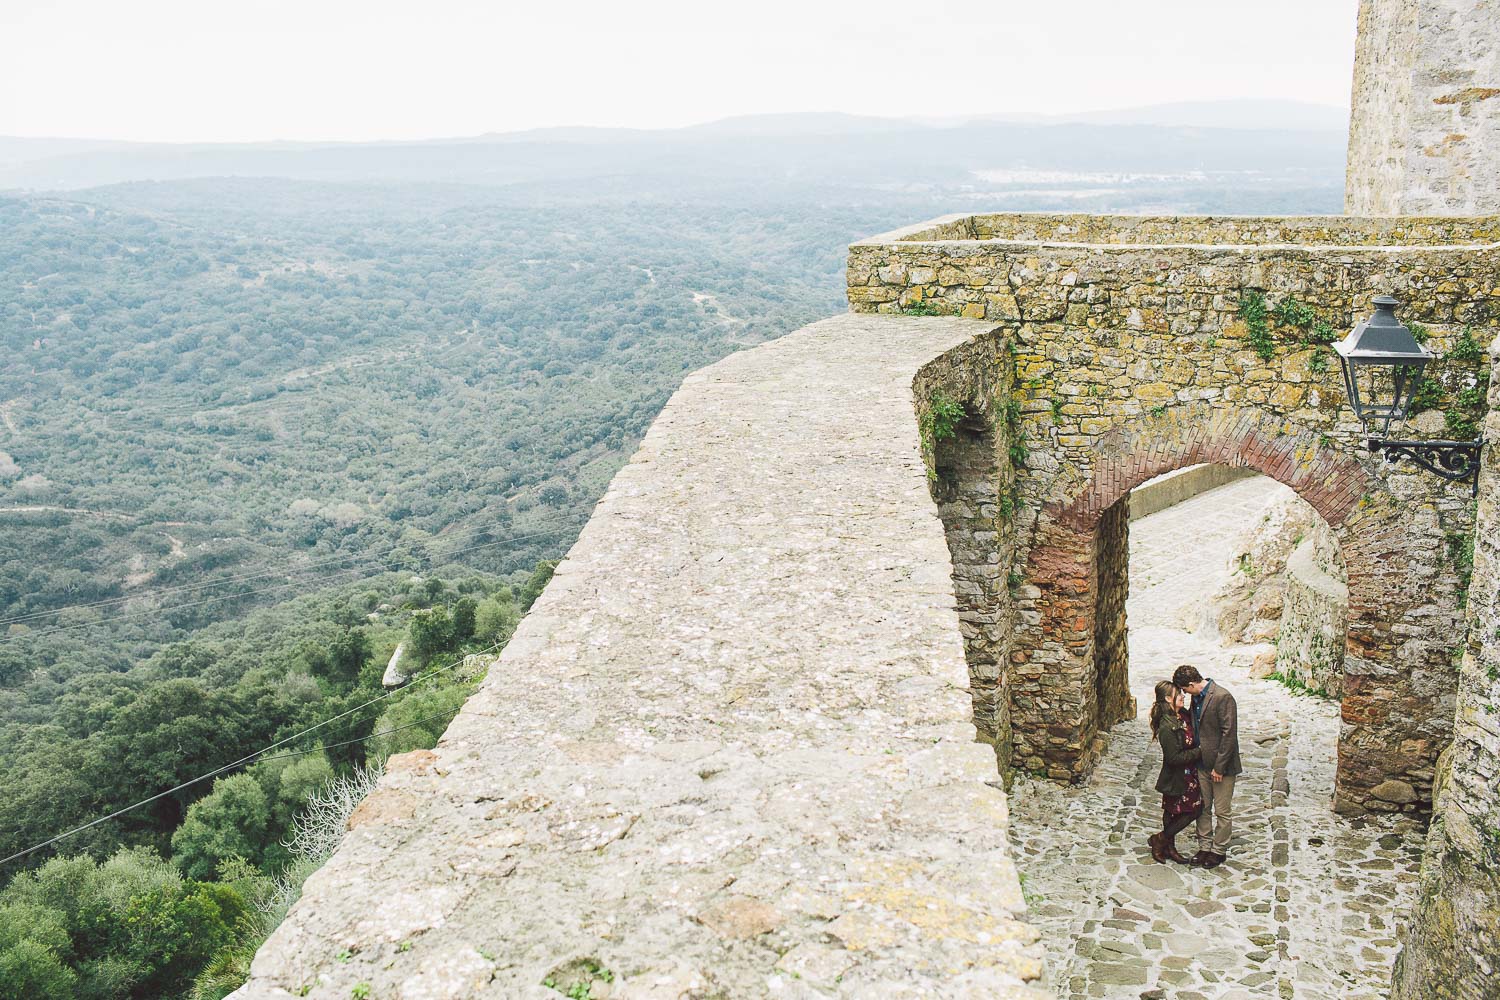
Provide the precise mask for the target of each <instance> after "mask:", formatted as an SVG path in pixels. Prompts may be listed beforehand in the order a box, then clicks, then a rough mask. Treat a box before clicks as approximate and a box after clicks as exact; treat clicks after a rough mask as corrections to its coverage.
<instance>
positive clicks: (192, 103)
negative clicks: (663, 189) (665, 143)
mask: <svg viewBox="0 0 1500 1000" xmlns="http://www.w3.org/2000/svg"><path fill="white" fill-rule="evenodd" d="M1357 8H1358V0H1255V2H1254V3H1243V2H1235V0H1053V2H1051V3H1037V2H1034V0H1026V2H1022V0H975V2H959V0H928V2H925V3H922V2H913V0H861V2H858V3H853V2H843V0H752V2H719V0H636V2H634V3H632V2H628V0H626V2H621V0H601V2H581V0H527V2H524V3H517V2H513V0H406V2H393V0H258V2H254V3H247V2H243V0H240V2H235V3H229V2H226V0H0V53H3V55H0V135H30V136H87V137H97V138H111V139H141V140H165V141H208V140H213V141H221V140H265V139H412V138H426V137H433V136H454V135H475V134H478V133H482V132H492V131H511V130H515V129H523V128H532V127H537V126H548V125H624V126H636V127H663V126H678V125H687V124H692V123H695V122H701V121H708V120H711V119H715V118H722V117H726V116H729V115H739V114H752V113H760V112H787V111H846V112H853V113H857V114H871V115H886V116H903V115H962V114H984V113H991V112H1002V111H1035V112H1047V113H1058V112H1069V111H1081V110H1094V109H1106V108H1119V107H1127V106H1132V105H1140V104H1151V103H1160V102H1166V101H1179V100H1204V99H1217V98H1290V99H1296V100H1303V101H1310V102H1314V103H1319V104H1335V105H1347V104H1348V101H1349V87H1350V74H1351V72H1352V65H1353V52H1354V31H1355V16H1356V11H1357Z"/></svg>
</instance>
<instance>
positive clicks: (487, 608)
mask: <svg viewBox="0 0 1500 1000" xmlns="http://www.w3.org/2000/svg"><path fill="white" fill-rule="evenodd" d="M520 621H521V609H520V608H517V607H516V606H515V604H514V603H512V602H511V601H508V600H501V599H499V598H497V597H487V598H485V599H484V600H483V601H480V602H479V607H478V608H477V609H475V612H474V636H475V638H477V639H478V640H479V641H480V642H483V643H497V642H505V641H507V640H508V639H509V638H510V637H511V636H512V635H513V634H514V633H515V631H516V625H517V624H518V623H519V622H520Z"/></svg>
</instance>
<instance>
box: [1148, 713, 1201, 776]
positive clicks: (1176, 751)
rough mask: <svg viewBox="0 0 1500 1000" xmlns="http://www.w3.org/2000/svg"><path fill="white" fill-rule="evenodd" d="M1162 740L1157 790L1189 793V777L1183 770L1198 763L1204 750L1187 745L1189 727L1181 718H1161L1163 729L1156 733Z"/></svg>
mask: <svg viewBox="0 0 1500 1000" xmlns="http://www.w3.org/2000/svg"><path fill="white" fill-rule="evenodd" d="M1156 738H1157V739H1158V740H1160V741H1161V757H1162V762H1161V774H1160V775H1159V776H1158V777H1157V779H1156V790H1157V791H1158V792H1161V793H1162V794H1163V795H1184V794H1186V793H1187V778H1186V777H1185V776H1184V775H1183V773H1182V772H1183V770H1184V769H1185V768H1187V766H1188V765H1190V764H1197V763H1198V761H1199V760H1200V759H1201V758H1202V756H1203V751H1202V750H1200V749H1198V748H1197V747H1190V746H1188V745H1187V727H1186V726H1184V725H1183V724H1182V720H1181V719H1175V718H1172V717H1171V716H1168V717H1167V718H1165V719H1162V720H1161V730H1160V731H1159V732H1158V733H1157V734H1156Z"/></svg>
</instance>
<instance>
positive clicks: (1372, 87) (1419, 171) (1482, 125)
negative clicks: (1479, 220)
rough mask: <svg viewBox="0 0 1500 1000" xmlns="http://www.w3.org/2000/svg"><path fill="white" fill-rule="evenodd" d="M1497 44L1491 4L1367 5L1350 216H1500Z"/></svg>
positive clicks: (1414, 0) (1442, 0)
mask: <svg viewBox="0 0 1500 1000" xmlns="http://www.w3.org/2000/svg"><path fill="white" fill-rule="evenodd" d="M1497 35H1500V7H1497V5H1496V4H1495V3H1493V2H1492V0H1361V2H1360V8H1359V43H1358V47H1357V49H1356V53H1355V66H1354V97H1353V115H1352V118H1351V122H1350V130H1349V166H1348V180H1347V185H1346V190H1345V205H1346V207H1347V210H1348V211H1349V212H1350V213H1351V214H1355V215H1482V214H1485V213H1492V212H1497V211H1500V127H1497V125H1500V46H1496V44H1495V38H1496V36H1497Z"/></svg>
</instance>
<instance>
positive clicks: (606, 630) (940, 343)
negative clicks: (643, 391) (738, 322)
mask: <svg viewBox="0 0 1500 1000" xmlns="http://www.w3.org/2000/svg"><path fill="white" fill-rule="evenodd" d="M991 328H992V324H986V323H983V322H974V321H966V320H959V319H944V318H905V317H875V316H843V317H838V318H835V319H831V320H827V321H825V322H822V323H818V324H815V325H813V326H811V327H808V328H806V329H804V330H802V331H800V332H798V333H796V334H793V335H791V336H788V337H786V338H783V339H781V340H778V341H776V342H774V343H771V344H767V345H765V346H762V347H759V348H757V349H755V350H750V351H746V352H744V353H741V354H737V355H734V356H733V357H730V358H728V359H726V360H725V361H723V362H720V363H719V364H717V365H714V366H713V367H711V368H708V369H705V370H704V371H701V372H699V373H697V374H695V375H692V376H691V377H689V378H688V379H687V380H686V382H685V383H684V384H683V387H682V389H681V390H680V391H679V392H678V393H677V394H676V395H675V396H674V397H673V398H672V400H671V402H670V403H668V405H667V407H666V409H665V410H664V411H663V412H662V414H661V416H660V417H659V418H658V419H657V421H656V423H655V424H654V425H653V427H652V428H651V430H650V432H649V433H648V434H647V435H646V438H645V441H644V442H643V444H642V446H641V449H640V451H639V452H638V453H637V454H636V455H635V456H634V458H633V459H632V460H631V462H630V464H629V465H628V466H626V467H625V469H623V470H622V471H621V472H620V474H619V475H618V476H617V477H616V478H615V480H614V482H613V484H612V485H611V486H610V489H609V492H608V493H607V494H606V495H605V497H604V499H603V500H602V501H601V502H600V504H599V506H598V509H597V510H596V512H595V514H594V516H593V519H592V520H591V521H590V522H589V524H588V525H587V527H586V528H585V529H584V531H583V533H582V535H581V537H580V538H579V540H578V542H577V544H576V545H575V546H574V547H573V550H572V551H571V552H570V553H569V556H568V558H567V560H566V561H564V562H563V564H562V565H561V566H560V567H559V568H558V571H557V574H556V577H555V578H554V579H553V581H552V583H551V585H550V586H549V587H548V588H547V591H546V593H545V594H543V596H542V598H541V600H540V601H539V602H538V603H537V605H536V607H535V608H534V609H533V610H532V612H531V614H530V615H529V616H528V617H527V618H526V619H525V620H524V621H523V622H522V625H521V628H520V630H519V632H518V633H517V634H516V636H515V638H514V639H513V640H512V641H511V643H510V645H509V647H508V648H507V649H506V651H505V655H504V657H503V658H502V659H501V661H500V662H499V663H498V664H497V665H496V666H495V667H493V668H492V669H491V671H490V674H489V677H488V679H487V681H486V682H485V684H484V686H483V688H482V689H481V690H480V691H479V692H478V693H477V694H476V695H474V697H473V698H471V699H470V701H469V703H468V705H466V706H465V708H464V710H463V712H462V713H461V714H460V715H459V717H458V718H457V719H456V720H455V722H454V724H453V725H452V727H450V729H449V730H448V733H447V735H446V736H445V737H444V739H443V742H442V743H441V744H440V745H439V746H438V748H437V750H436V751H435V752H434V753H425V752H418V753H415V754H409V755H405V756H403V757H399V758H395V759H393V761H392V766H391V773H390V774H388V775H387V777H386V778H385V779H384V780H383V781H382V783H381V785H380V787H379V788H378V789H377V791H376V792H375V793H374V794H373V795H372V796H371V798H370V799H369V800H367V802H366V804H365V805H364V806H363V807H362V808H361V810H360V812H359V813H358V814H357V816H356V820H355V825H354V829H353V830H352V831H351V832H350V834H349V835H348V837H347V838H346V840H345V842H344V844H343V846H342V847H341V848H340V850H339V851H338V853H337V854H336V855H335V856H334V857H333V858H332V859H331V860H330V861H329V862H328V864H327V865H326V866H325V867H324V868H323V869H322V870H321V871H320V872H319V873H317V874H316V875H314V876H313V877H312V878H311V879H310V880H309V881H308V883H307V887H306V891H305V894H304V896H303V898H302V901H301V902H300V903H299V904H298V905H297V906H296V907H295V908H294V909H293V911H292V913H291V914H290V916H289V917H288V918H287V920H286V921H285V922H284V923H283V925H282V926H281V928H280V929H279V930H278V931H277V932H276V933H275V934H274V935H273V936H272V938H271V939H270V941H268V942H267V944H266V945H265V947H264V948H263V949H262V950H261V952H260V954H259V955H258V956H257V958H256V960H255V964H254V970H253V971H254V975H253V978H252V980H251V982H250V983H249V984H248V985H247V986H246V987H244V988H243V989H242V990H241V991H240V993H239V994H237V996H239V997H241V998H255V1000H262V998H268V997H281V996H286V995H287V994H288V993H291V994H293V995H299V996H304V995H305V996H309V997H339V998H347V997H349V996H351V995H353V996H362V995H368V996H369V997H371V998H437V997H450V998H460V997H535V998H543V1000H544V998H552V1000H556V998H557V997H558V996H559V995H561V994H564V993H566V992H567V991H568V990H569V989H573V990H574V992H575V995H576V994H577V992H578V990H577V987H578V986H580V985H581V986H583V988H584V991H585V992H587V990H588V989H592V991H593V992H592V993H588V995H590V996H594V997H599V996H608V997H612V998H646V997H652V998H655V997H662V998H677V997H704V998H707V997H763V996H771V997H814V996H830V995H839V996H859V997H924V996H941V997H945V998H953V997H969V996H973V997H979V996H983V997H987V998H1007V997H1013V998H1020V997H1027V998H1030V997H1039V996H1041V995H1042V994H1040V993H1038V992H1035V991H1034V990H1032V989H1031V988H1029V987H1027V986H1025V985H1024V983H1025V982H1028V981H1031V980H1033V979H1035V978H1036V977H1037V976H1038V975H1039V973H1040V962H1039V956H1040V955H1041V949H1040V946H1039V945H1037V944H1036V933H1035V932H1034V931H1033V930H1032V929H1031V928H1030V927H1029V926H1027V925H1026V924H1025V923H1023V922H1021V919H1022V917H1023V916H1024V913H1023V911H1024V903H1023V902H1022V898H1021V893H1020V886H1019V883H1018V879H1017V876H1016V872H1015V869H1014V866H1013V865H1012V862H1011V860H1010V857H1009V855H1008V850H1007V846H1006V827H1007V814H1006V800H1005V796H1004V794H1003V793H1002V792H1001V791H1000V790H998V788H997V787H995V785H993V784H991V782H994V781H995V780H996V777H997V775H996V765H995V756H994V753H993V751H992V750H991V749H990V748H989V747H988V746H985V745H981V744H976V743H975V742H973V740H974V726H973V723H972V721H971V702H970V697H969V693H968V691H967V686H968V672H967V668H966V666H965V662H964V651H963V646H962V640H961V636H960V633H959V623H958V619H957V615H956V613H955V611H954V610H953V609H954V596H953V585H952V582H951V579H950V575H949V574H950V567H949V556H948V551H947V547H946V544H945V542H944V536H943V529H942V525H941V523H940V522H939V520H938V516H937V511H936V508H935V506H934V504H933V502H932V500H931V498H930V496H929V493H928V489H927V482H926V478H925V470H924V468H923V465H922V462H921V459H920V457H919V455H918V439H917V428H916V425H915V419H914V416H913V411H912V399H911V382H912V378H913V375H914V374H915V373H916V371H917V370H918V368H919V367H920V366H921V365H923V364H924V363H925V362H927V361H929V360H931V359H932V358H934V357H936V356H937V355H939V354H941V353H943V352H944V351H946V350H948V349H951V348H953V347H955V346H957V345H959V344H961V343H964V342H965V341H967V340H968V339H970V338H972V337H974V336H976V335H979V334H982V333H985V332H987V331H988V330H990V329H991ZM547 981H550V982H551V984H552V988H548V987H547V986H544V985H543V984H544V982H547ZM360 984H367V986H368V989H367V990H360V989H359V987H360ZM304 990H305V991H306V992H304Z"/></svg>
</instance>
